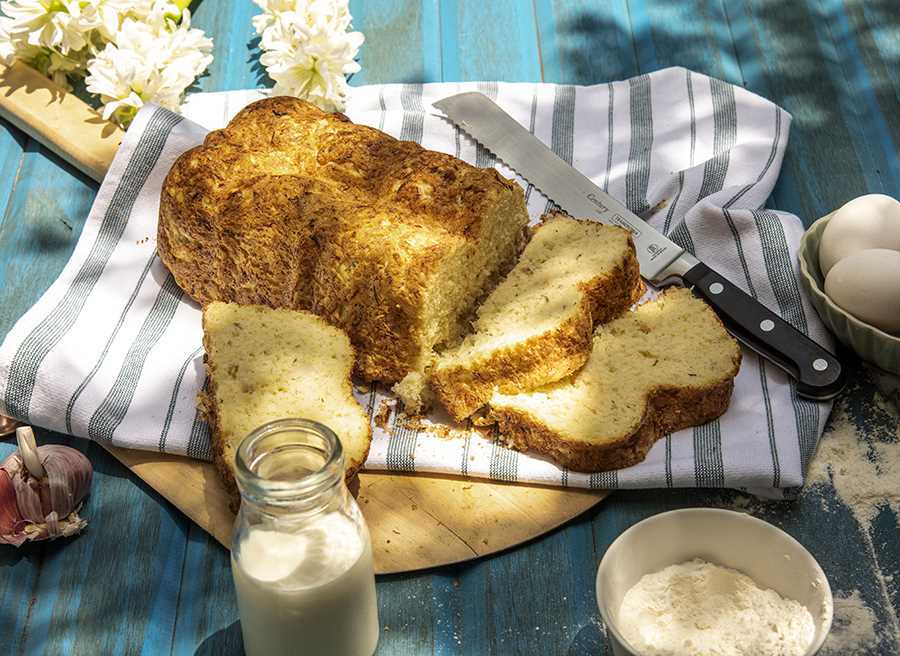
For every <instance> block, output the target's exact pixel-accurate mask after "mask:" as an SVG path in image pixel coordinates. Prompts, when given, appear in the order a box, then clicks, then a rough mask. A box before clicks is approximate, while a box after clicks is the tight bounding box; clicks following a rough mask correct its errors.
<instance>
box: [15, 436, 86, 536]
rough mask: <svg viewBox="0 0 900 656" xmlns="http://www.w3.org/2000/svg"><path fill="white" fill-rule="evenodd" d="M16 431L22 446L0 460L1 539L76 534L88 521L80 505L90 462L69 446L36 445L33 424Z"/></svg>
mask: <svg viewBox="0 0 900 656" xmlns="http://www.w3.org/2000/svg"><path fill="white" fill-rule="evenodd" d="M19 431H23V432H24V431H27V432H25V433H24V434H23V435H19ZM16 432H17V435H16V436H17V438H19V451H18V452H16V453H13V454H12V455H11V456H9V457H8V458H7V459H6V460H4V461H3V462H2V463H0V544H12V545H15V546H17V547H18V546H21V545H22V544H23V543H25V542H27V541H29V540H52V539H54V538H58V537H66V536H69V535H75V534H76V533H78V532H79V531H81V530H82V529H83V528H84V527H85V526H87V522H86V521H85V520H83V519H82V518H81V517H79V516H78V510H79V509H80V508H81V502H82V501H83V500H84V498H85V496H87V493H88V491H89V490H90V488H91V479H92V478H93V468H92V467H91V463H90V461H89V460H88V459H87V458H86V457H85V456H84V454H83V453H81V452H80V451H77V450H75V449H73V448H71V447H67V446H62V445H58V444H48V445H46V446H41V447H35V446H34V437H33V433H32V431H31V428H30V427H27V426H24V427H22V428H19V429H18V430H17V431H16ZM29 438H30V439H29ZM26 463H27V464H26ZM28 464H30V465H31V468H32V469H36V470H37V471H38V472H39V473H40V474H43V475H42V476H41V477H40V478H38V477H37V476H34V475H33V474H32V471H30V469H29V466H28Z"/></svg>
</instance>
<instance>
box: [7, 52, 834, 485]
mask: <svg viewBox="0 0 900 656" xmlns="http://www.w3.org/2000/svg"><path fill="white" fill-rule="evenodd" d="M473 89H477V90H479V91H481V92H483V93H485V94H487V95H488V96H490V97H492V98H494V99H495V100H496V101H497V102H498V103H499V104H500V105H501V106H502V107H503V108H505V109H506V110H507V111H508V112H510V113H511V114H512V115H513V116H514V117H515V118H516V119H517V120H518V121H520V122H521V123H522V124H523V125H525V126H527V127H528V128H529V129H530V130H531V131H532V132H533V133H534V134H536V135H537V136H538V137H539V138H540V139H542V140H543V141H544V142H545V143H547V144H548V145H549V146H550V147H551V148H552V149H553V150H554V151H555V152H556V153H557V154H558V155H559V156H560V157H562V158H563V159H565V160H567V161H569V162H571V163H572V164H573V165H574V166H575V167H576V168H577V169H579V170H580V171H582V172H583V173H585V174H586V175H587V176H589V177H590V178H591V179H592V180H593V181H594V182H595V183H597V184H598V185H599V186H601V187H603V188H604V189H606V190H607V191H609V193H611V194H612V195H613V196H615V197H617V198H619V199H621V200H623V201H625V202H626V204H627V205H628V206H629V208H630V209H632V210H633V211H634V212H636V213H638V214H640V215H642V216H643V217H645V218H646V219H648V220H649V221H650V222H651V223H653V224H654V225H655V226H657V227H658V228H660V229H662V230H664V231H665V232H666V233H668V234H669V235H670V236H671V237H672V239H673V240H675V241H676V242H678V243H679V244H681V245H683V246H684V247H686V248H687V249H689V250H691V251H693V252H694V253H695V254H696V255H698V256H699V257H700V258H701V259H702V260H704V261H705V262H706V263H708V264H709V265H711V266H712V267H714V268H715V269H717V270H718V271H720V272H721V273H723V274H725V275H726V276H728V277H729V278H730V279H731V280H732V281H734V282H735V283H736V284H737V285H739V286H740V287H742V288H743V289H745V290H746V291H747V292H749V293H750V294H751V295H753V296H755V297H756V298H758V299H759V300H760V301H761V302H763V303H764V304H765V305H767V306H769V307H770V308H772V309H773V310H774V311H776V312H777V313H779V314H780V315H781V316H782V317H784V318H785V319H786V320H788V321H789V322H791V323H792V324H793V325H794V326H796V327H797V328H799V329H800V330H802V331H804V332H807V333H809V334H810V335H812V336H813V337H814V338H815V339H817V340H818V341H820V342H821V343H825V344H828V343H829V342H828V336H827V335H826V333H825V330H824V329H823V327H822V325H821V323H820V322H819V320H818V317H817V316H816V314H815V312H814V311H813V309H812V307H811V306H810V305H809V303H808V301H807V300H806V299H805V298H803V295H802V293H801V290H800V287H799V285H798V283H797V270H796V269H797V262H796V257H795V252H796V249H797V245H798V242H799V238H800V235H801V234H802V232H803V228H802V225H801V223H800V221H799V220H798V219H797V218H796V217H794V216H791V215H787V214H784V213H779V212H774V211H770V210H764V209H761V208H762V206H763V204H764V203H765V201H766V199H767V198H768V196H769V194H770V192H771V191H772V187H773V185H774V184H775V181H776V179H777V177H778V171H779V169H780V166H781V161H782V157H783V155H784V150H785V147H786V144H787V138H788V125H789V123H790V116H789V115H788V114H787V113H785V112H784V111H783V110H781V109H779V108H778V107H776V106H775V105H773V104H772V103H770V102H768V101H767V100H764V99H763V98H760V97H758V96H755V95H753V94H751V93H749V92H748V91H746V90H744V89H742V88H739V87H735V86H732V85H730V84H726V83H724V82H721V81H719V80H715V79H711V78H708V77H706V76H703V75H700V74H697V73H692V72H690V71H687V70H685V69H682V68H669V69H665V70H662V71H658V72H655V73H651V74H649V75H642V76H640V77H636V78H633V79H630V80H627V81H623V82H614V83H611V84H604V85H597V86H590V87H575V86H558V85H552V84H519V83H517V84H507V83H495V82H490V83H465V84H453V83H440V84H426V85H424V86H423V85H415V84H397V85H377V86H367V87H358V88H355V89H353V91H352V95H351V97H350V102H349V107H348V111H347V114H348V115H349V116H350V117H351V118H352V119H353V120H354V121H356V122H359V123H365V124H367V125H371V126H374V127H377V128H379V129H381V130H384V131H386V132H388V133H390V134H392V135H395V136H397V137H399V138H401V139H411V140H414V141H418V142H420V143H422V144H423V145H424V146H425V147H427V148H430V149H434V150H440V151H444V152H448V153H452V154H454V155H456V156H457V157H461V158H463V159H465V160H467V161H469V162H472V163H474V164H476V165H478V166H496V167H497V168H498V169H499V170H500V172H501V173H503V174H504V175H506V176H508V177H511V178H514V177H516V176H515V173H514V172H513V171H511V170H509V169H507V168H506V167H504V166H503V165H502V164H501V163H498V162H497V161H496V160H495V159H494V157H493V156H492V155H491V153H490V152H488V151H486V150H484V149H483V148H482V147H480V146H478V145H476V144H475V143H474V142H472V141H471V140H470V139H469V138H468V137H467V136H466V135H465V134H464V133H460V131H459V130H458V129H456V128H454V126H452V125H451V124H449V123H448V122H446V121H445V120H444V119H442V118H440V117H439V116H437V115H436V113H435V112H433V111H432V110H431V109H430V104H431V103H432V102H433V101H435V100H438V99H440V98H443V97H445V96H448V95H451V94H454V93H458V92H460V91H464V90H473ZM258 97H260V93H259V92H256V91H240V92H226V93H212V94H198V95H195V96H192V97H191V98H190V99H189V101H188V103H187V104H186V106H185V109H184V114H185V116H186V118H182V117H181V116H176V115H175V114H172V113H170V112H168V111H166V110H163V109H160V108H157V107H152V106H151V107H145V108H144V109H142V110H141V112H140V113H139V114H138V116H137V118H136V119H135V121H134V123H133V124H132V126H131V128H130V129H129V130H128V133H127V135H126V138H125V141H124V143H123V144H122V147H121V148H120V150H119V152H118V154H117V156H116V159H115V161H114V163H113V165H112V168H111V169H110V171H109V173H108V175H107V177H106V179H105V180H104V182H103V185H102V187H101V188H100V191H99V193H98V194H97V198H96V200H95V202H94V206H93V209H92V210H91V215H90V217H89V218H88V220H87V223H86V224H85V227H84V230H83V232H82V234H81V237H80V239H79V241H78V244H77V246H76V248H75V252H74V254H73V256H72V259H71V260H70V261H69V263H68V264H67V265H66V267H65V269H64V270H63V272H62V274H61V275H60V277H59V279H58V280H57V281H56V282H55V283H54V284H53V285H52V286H51V287H50V289H49V290H48V291H47V292H46V293H45V294H44V296H43V297H42V298H41V299H40V301H38V303H37V304H36V305H35V306H34V307H33V308H31V310H29V311H28V313H26V315H25V316H24V317H22V318H21V319H20V320H19V322H18V323H17V324H16V325H15V327H14V328H13V329H12V331H10V333H9V335H7V336H6V339H5V340H4V342H3V345H2V348H0V412H2V413H3V414H7V415H10V416H13V417H15V418H18V419H22V420H26V421H30V422H32V423H34V424H36V425H39V426H44V427H47V428H51V429H53V430H57V431H60V432H65V433H69V434H73V435H77V436H81V437H88V438H90V439H94V440H98V441H102V442H106V443H112V444H115V445H118V446H123V447H130V448H137V449H149V450H159V451H165V452H168V453H178V454H186V455H188V456H191V457H195V458H209V457H210V445H209V435H208V430H207V427H206V425H205V423H204V422H203V420H202V419H201V417H200V416H199V414H198V413H197V410H196V407H195V402H194V400H195V396H196V394H197V391H198V390H199V389H200V388H201V387H202V385H203V384H204V369H203V363H202V358H203V352H202V347H201V329H200V312H199V309H198V307H197V306H196V305H195V304H194V303H192V302H191V301H190V300H189V299H188V298H187V297H186V296H185V295H184V293H183V292H182V291H181V290H180V289H179V288H178V286H177V285H176V284H175V281H174V279H173V278H172V276H171V275H170V274H169V273H168V271H167V270H166V269H165V267H164V266H163V265H162V263H161V262H160V260H159V258H158V257H157V256H156V248H155V239H156V221H157V208H158V197H159V191H160V186H161V184H162V180H163V177H164V176H165V174H166V172H167V170H168V168H169V167H170V165H171V164H172V161H173V160H174V159H175V158H176V157H177V156H178V155H179V154H180V153H181V152H183V151H184V150H186V149H187V148H190V147H191V146H194V145H195V144H198V143H200V142H201V141H202V139H203V137H204V135H205V134H206V131H207V129H213V128H216V127H220V126H222V125H224V124H225V123H226V122H227V121H228V120H229V119H230V118H231V117H232V116H233V115H234V114H235V113H236V112H237V111H238V110H239V109H240V108H241V107H243V106H244V105H245V104H247V103H248V102H250V101H252V100H254V99H256V98H258ZM193 121H196V122H193ZM201 125H202V126H203V127H201ZM519 182H520V183H521V184H522V185H523V187H525V188H526V195H527V199H528V209H529V212H530V214H531V217H532V219H533V220H536V219H537V218H538V217H539V216H540V215H541V213H542V212H544V211H545V210H546V209H547V208H548V207H549V205H550V203H549V202H548V200H547V199H546V198H545V197H543V196H542V195H541V194H540V193H539V192H537V191H536V190H534V189H532V188H531V187H530V186H529V185H528V184H527V183H526V182H525V181H524V180H522V179H519ZM383 392H384V390H382V389H374V390H365V389H360V390H359V391H358V394H359V398H360V401H361V402H362V403H363V404H364V405H365V406H366V407H367V408H368V409H369V411H370V413H375V412H377V411H378V410H379V408H381V407H382V406H381V404H382V402H384V401H386V402H388V403H393V400H392V399H391V398H390V397H389V396H387V395H385V394H384V393H383ZM829 408H830V406H829V405H828V404H823V403H812V402H810V401H806V400H803V399H801V398H799V397H798V396H797V393H796V390H795V388H794V385H793V384H792V383H791V381H790V380H789V379H788V378H787V376H785V374H783V373H782V372H781V371H780V370H779V369H778V368H776V367H774V366H772V365H771V364H769V363H767V362H764V361H762V360H761V359H760V358H759V357H757V356H756V355H754V354H752V353H749V352H748V353H745V357H744V362H743V366H742V367H741V371H740V374H739V375H738V378H737V382H736V385H735V391H734V396H733V399H732V402H731V406H730V408H729V409H728V411H727V412H726V413H725V415H724V416H722V417H721V418H720V419H718V420H716V421H713V422H711V423H709V424H706V425H704V426H698V427H696V428H693V429H688V430H683V431H679V432H677V433H674V434H672V435H669V436H667V437H665V438H664V439H661V440H660V441H659V442H658V443H657V444H656V446H655V447H654V448H653V450H652V451H651V452H650V454H649V456H648V457H647V459H646V460H645V461H644V462H643V463H641V464H639V465H637V466H634V467H630V468H628V469H623V470H620V471H614V472H608V473H602V474H594V475H586V474H581V473H576V472H569V471H566V470H565V469H560V468H559V467H557V466H555V465H554V464H552V463H550V462H548V461H546V460H542V459H539V458H535V457H531V456H528V455H525V454H521V453H517V452H515V451H511V450H508V449H506V448H504V447H503V446H501V445H499V444H497V443H493V442H491V441H489V440H487V439H485V438H483V437H481V436H480V435H478V434H477V433H474V434H473V433H470V432H469V431H466V430H465V429H464V428H463V427H456V431H454V432H451V433H450V435H449V436H448V431H447V429H446V428H444V429H442V430H441V431H439V432H440V435H436V434H434V433H432V432H429V431H428V430H427V428H424V427H423V426H422V425H421V424H418V425H412V424H410V423H409V422H406V421H404V420H403V419H402V418H401V417H399V416H398V415H397V414H396V413H394V412H391V414H390V416H389V419H388V423H387V427H388V429H387V430H384V429H382V428H379V427H377V426H375V427H374V440H373V443H372V448H371V453H370V456H369V459H368V461H367V463H366V468H367V469H370V470H391V471H404V472H407V471H408V472H413V471H415V472H440V473H448V474H461V475H463V476H473V477H489V478H493V479H499V480H505V481H527V482H536V483H545V484H551V485H564V486H573V487H592V488H626V487H673V486H679V487H680V486H688V487H694V486H696V487H742V488H750V489H755V490H758V491H761V492H762V491H765V490H768V492H769V494H775V493H776V492H775V491H776V490H777V489H779V488H792V487H796V486H799V485H801V484H802V481H803V472H804V471H805V468H806V465H807V463H808V462H809V459H810V457H811V455H812V454H813V452H814V450H815V448H816V443H817V441H818V439H819V436H820V435H821V432H822V429H823V426H824V423H825V420H826V418H827V415H828V412H829ZM429 421H431V422H436V423H439V424H443V423H445V422H446V417H441V416H439V415H437V414H436V415H434V416H432V417H431V418H430V419H429ZM425 424H426V426H427V424H428V422H425Z"/></svg>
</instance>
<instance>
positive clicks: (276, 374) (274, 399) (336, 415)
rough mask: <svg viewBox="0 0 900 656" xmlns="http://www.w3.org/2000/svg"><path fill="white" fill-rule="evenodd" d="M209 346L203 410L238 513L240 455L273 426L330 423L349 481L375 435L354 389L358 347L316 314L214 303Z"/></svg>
mask: <svg viewBox="0 0 900 656" xmlns="http://www.w3.org/2000/svg"><path fill="white" fill-rule="evenodd" d="M203 344H204V346H205V347H206V370H207V376H208V388H207V391H206V392H205V393H204V394H203V395H202V397H201V408H202V409H203V411H204V414H205V415H206V420H207V422H208V423H209V426H210V433H211V437H212V446H213V454H214V457H215V462H216V467H217V468H218V470H219V474H220V475H221V476H222V480H223V481H224V483H225V487H226V489H227V490H228V492H229V494H230V495H231V499H232V502H233V508H236V507H237V505H238V502H239V495H238V491H237V487H236V484H235V480H234V467H235V454H236V452H237V448H238V446H240V443H241V441H242V440H243V439H244V438H245V437H247V435H249V434H250V433H251V432H252V431H253V430H255V429H256V428H259V427H260V426H261V425H263V424H265V423H267V422H269V421H274V420H276V419H287V418H303V419H312V420H314V421H318V422H320V423H322V424H325V425H326V426H328V427H329V428H330V429H331V430H333V431H334V433H335V434H336V435H337V436H338V439H340V441H341V446H342V447H343V450H344V462H345V466H346V470H345V477H346V478H347V479H350V478H351V477H353V476H354V475H355V474H356V472H357V471H358V470H359V468H360V467H362V464H363V462H365V460H366V456H367V455H368V453H369V443H370V441H371V439H372V431H371V426H370V424H369V418H368V416H367V415H366V413H365V411H364V410H363V409H362V407H361V406H360V405H359V403H357V402H356V399H355V398H354V397H353V390H352V388H351V387H350V371H351V369H352V368H353V360H354V358H353V347H352V346H351V345H350V340H349V339H348V338H347V336H346V335H345V334H344V332H343V331H341V330H340V329H338V328H335V327H333V326H330V325H328V324H327V323H325V321H323V320H322V319H321V318H319V317H317V316H316V315H314V314H311V313H309V312H303V311H294V310H286V309H279V310H277V309H272V308H269V307H266V306H261V305H236V304H234V303H220V302H213V303H210V304H209V305H207V306H206V307H205V308H204V309H203Z"/></svg>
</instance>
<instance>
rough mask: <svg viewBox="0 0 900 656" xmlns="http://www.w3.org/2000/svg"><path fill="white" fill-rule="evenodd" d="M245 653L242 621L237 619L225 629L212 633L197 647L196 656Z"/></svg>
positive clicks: (232, 655) (224, 655)
mask: <svg viewBox="0 0 900 656" xmlns="http://www.w3.org/2000/svg"><path fill="white" fill-rule="evenodd" d="M243 653H244V640H243V638H242V637H241V623H240V621H238V620H235V621H234V622H232V623H231V624H229V625H228V626H226V627H225V628H224V629H219V630H218V631H216V632H215V633H212V634H210V635H209V636H207V637H206V639H205V640H204V641H203V642H201V643H200V645H199V646H198V647H197V651H195V652H194V656H240V655H241V654H243Z"/></svg>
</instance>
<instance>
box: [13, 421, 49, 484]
mask: <svg viewBox="0 0 900 656" xmlns="http://www.w3.org/2000/svg"><path fill="white" fill-rule="evenodd" d="M16 442H17V443H18V445H19V457H21V458H22V462H24V463H25V467H27V468H28V472H29V473H30V474H31V475H32V476H34V477H35V478H44V467H43V465H41V459H40V456H38V449H37V444H36V443H35V440H34V431H33V430H32V429H31V426H20V427H19V428H17V429H16Z"/></svg>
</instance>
